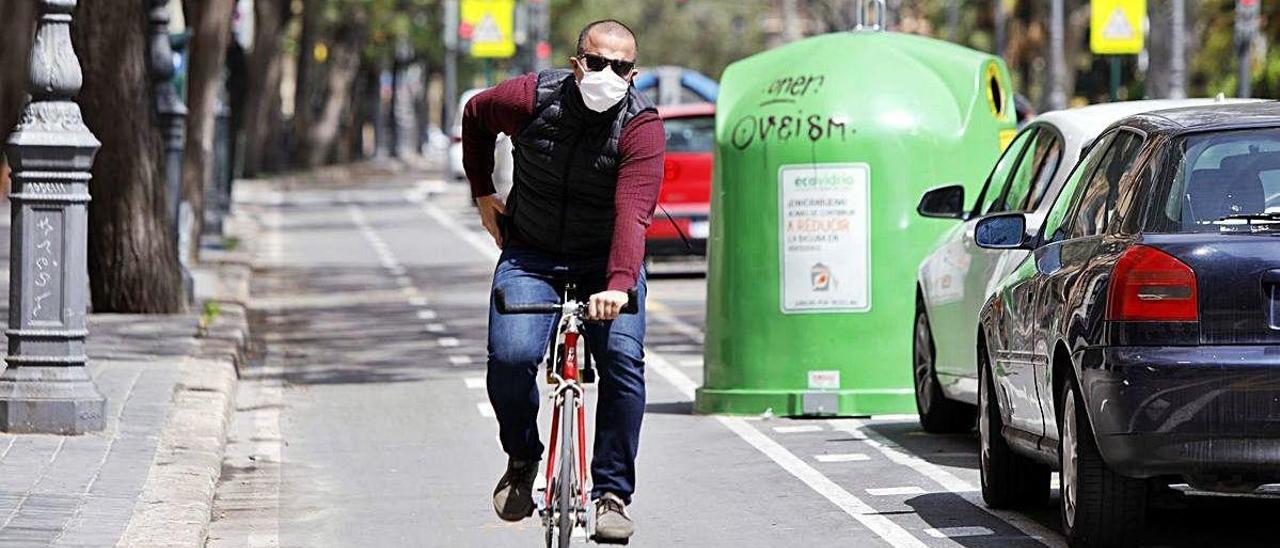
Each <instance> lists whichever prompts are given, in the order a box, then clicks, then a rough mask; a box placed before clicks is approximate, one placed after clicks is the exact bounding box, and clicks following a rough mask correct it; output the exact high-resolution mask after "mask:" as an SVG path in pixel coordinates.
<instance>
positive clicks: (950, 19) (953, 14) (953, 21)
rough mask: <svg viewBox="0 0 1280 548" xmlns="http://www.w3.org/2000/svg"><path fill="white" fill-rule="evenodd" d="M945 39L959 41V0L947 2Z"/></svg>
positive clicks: (953, 41)
mask: <svg viewBox="0 0 1280 548" xmlns="http://www.w3.org/2000/svg"><path fill="white" fill-rule="evenodd" d="M996 1H997V2H999V1H1000V0H996ZM947 41H948V42H952V43H959V42H960V0H952V1H951V2H947Z"/></svg>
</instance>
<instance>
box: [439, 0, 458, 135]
mask: <svg viewBox="0 0 1280 548" xmlns="http://www.w3.org/2000/svg"><path fill="white" fill-rule="evenodd" d="M444 47H445V54H444V105H442V107H444V111H443V112H444V120H443V121H442V123H443V125H444V130H445V131H452V128H453V117H454V116H455V114H454V112H453V111H454V109H456V108H457V103H458V0H445V2H444Z"/></svg>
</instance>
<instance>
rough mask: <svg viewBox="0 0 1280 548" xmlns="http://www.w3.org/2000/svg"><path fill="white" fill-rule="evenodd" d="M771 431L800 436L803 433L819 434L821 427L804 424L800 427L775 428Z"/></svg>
mask: <svg viewBox="0 0 1280 548" xmlns="http://www.w3.org/2000/svg"><path fill="white" fill-rule="evenodd" d="M773 431H774V432H775V433H778V434H802V433H805V432H821V431H822V427H821V426H818V425H816V424H805V425H801V426H775V427H773Z"/></svg>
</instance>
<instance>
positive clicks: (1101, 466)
mask: <svg viewBox="0 0 1280 548" xmlns="http://www.w3.org/2000/svg"><path fill="white" fill-rule="evenodd" d="M1058 402H1059V406H1058V409H1060V410H1061V413H1059V417H1058V432H1060V434H1061V435H1059V436H1058V438H1059V441H1058V444H1059V445H1058V455H1059V458H1060V459H1061V466H1062V468H1061V470H1062V472H1061V473H1060V474H1059V475H1058V489H1059V492H1060V493H1061V494H1062V497H1061V502H1060V503H1059V511H1060V513H1061V516H1062V531H1063V534H1064V536H1066V537H1067V543H1068V544H1069V545H1070V546H1072V547H1073V548H1084V547H1101V546H1109V547H1111V546H1114V547H1121V546H1137V545H1138V543H1139V542H1140V540H1141V537H1142V533H1143V529H1144V525H1145V522H1146V513H1147V511H1146V510H1147V482H1146V481H1145V480H1142V479H1136V478H1129V477H1125V476H1122V475H1120V474H1117V473H1115V472H1113V471H1112V470H1111V469H1110V468H1108V467H1107V463H1106V462H1104V461H1103V460H1102V454H1101V453H1100V452H1099V451H1098V445H1097V442H1096V441H1095V440H1094V437H1093V429H1092V428H1091V427H1090V425H1089V418H1088V416H1087V415H1086V414H1085V407H1084V400H1083V399H1082V398H1081V397H1080V393H1079V388H1078V387H1077V386H1076V384H1075V382H1074V381H1068V382H1066V383H1063V388H1062V394H1061V395H1060V396H1059V399H1058Z"/></svg>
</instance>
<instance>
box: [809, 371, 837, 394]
mask: <svg viewBox="0 0 1280 548" xmlns="http://www.w3.org/2000/svg"><path fill="white" fill-rule="evenodd" d="M839 389H840V372H839V371H810V372H809V390H839Z"/></svg>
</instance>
